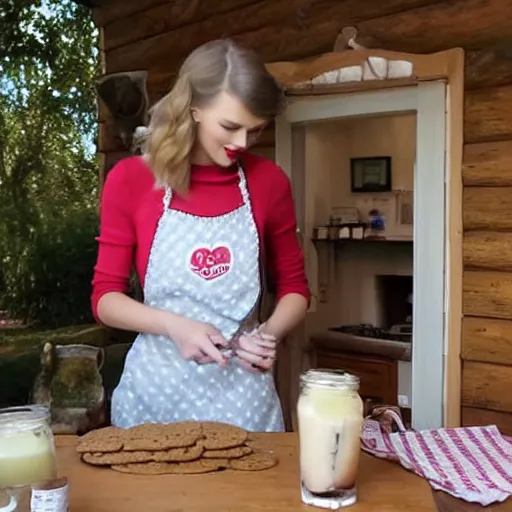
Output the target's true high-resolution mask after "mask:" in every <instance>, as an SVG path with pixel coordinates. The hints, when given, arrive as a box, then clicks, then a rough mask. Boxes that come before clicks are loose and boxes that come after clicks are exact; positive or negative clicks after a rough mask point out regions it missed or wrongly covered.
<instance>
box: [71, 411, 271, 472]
mask: <svg viewBox="0 0 512 512" xmlns="http://www.w3.org/2000/svg"><path fill="white" fill-rule="evenodd" d="M77 452H78V453H80V454H81V457H82V460H83V462H85V463H87V464H91V465H94V466H109V467H110V468H112V469H113V470H115V471H119V472H122V473H134V474H145V475H164V474H193V473H210V472H213V471H218V470H221V469H232V470H238V471H260V470H263V469H269V468H271V467H273V466H275V465H276V464H277V458H276V457H275V456H274V455H273V454H271V453H269V452H263V451H261V450H258V449H256V448H255V447H254V446H252V443H251V442H250V441H249V434H248V432H247V431H245V430H243V429H241V428H239V427H236V426H234V425H229V424H226V423H217V422H207V421H206V422H194V421H184V422H179V423H165V424H163V423H146V424H144V425H138V426H136V427H132V428H129V429H121V428H117V427H106V428H102V429H99V430H93V431H91V432H89V433H87V434H86V435H84V436H83V437H81V438H79V440H78V444H77Z"/></svg>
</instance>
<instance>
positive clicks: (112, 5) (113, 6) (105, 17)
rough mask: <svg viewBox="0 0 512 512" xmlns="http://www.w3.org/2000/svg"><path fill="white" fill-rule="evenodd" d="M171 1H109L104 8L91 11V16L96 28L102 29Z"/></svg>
mask: <svg viewBox="0 0 512 512" xmlns="http://www.w3.org/2000/svg"><path fill="white" fill-rule="evenodd" d="M172 1H173V0H137V1H136V2H127V1H126V0H113V1H109V2H108V3H107V4H106V5H105V6H103V7H98V8H96V9H93V12H92V15H93V19H94V22H95V23H96V25H97V26H98V27H104V26H106V25H108V24H109V23H111V22H112V21H115V20H118V19H119V18H124V17H127V16H130V15H132V14H136V13H140V12H144V11H145V10H147V9H150V8H151V7H154V6H156V5H160V4H165V3H171V2H172Z"/></svg>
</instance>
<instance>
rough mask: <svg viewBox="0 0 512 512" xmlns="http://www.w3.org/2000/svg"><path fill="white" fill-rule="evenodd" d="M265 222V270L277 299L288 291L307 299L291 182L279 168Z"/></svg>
mask: <svg viewBox="0 0 512 512" xmlns="http://www.w3.org/2000/svg"><path fill="white" fill-rule="evenodd" d="M269 189H270V191H271V194H270V196H269V202H268V211H267V215H266V222H265V250H266V253H267V257H266V261H267V271H268V273H269V277H270V279H271V281H272V282H273V284H274V286H275V289H276V298H277V300H279V299H281V298H282V297H283V296H284V295H287V294H289V293H298V294H300V295H303V296H304V297H306V299H307V300H308V301H309V300H310V297H311V295H310V291H309V287H308V281H307V277H306V272H305V265H304V254H303V251H302V249H301V248H300V246H299V243H298V240H297V233H296V231H297V222H296V219H295V208H294V204H293V196H292V189H291V183H290V180H289V179H288V176H286V174H285V173H284V172H283V171H282V170H281V169H280V168H278V172H276V173H275V176H273V181H272V186H270V187H269Z"/></svg>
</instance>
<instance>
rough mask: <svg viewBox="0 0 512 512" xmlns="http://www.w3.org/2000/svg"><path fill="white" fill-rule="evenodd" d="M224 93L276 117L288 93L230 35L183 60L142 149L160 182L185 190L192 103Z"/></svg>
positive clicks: (192, 126)
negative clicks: (228, 37) (229, 37)
mask: <svg viewBox="0 0 512 512" xmlns="http://www.w3.org/2000/svg"><path fill="white" fill-rule="evenodd" d="M222 91H226V92H229V93H230V94H233V95H234V96H236V97H237V98H238V99H240V100H241V101H242V103H243V104H244V105H245V106H246V108H247V109H248V110H249V112H251V114H253V115H254V116H255V117H259V118H261V119H267V120H270V119H273V118H274V117H275V116H276V115H278V114H279V113H280V112H281V111H282V109H283V106H284V93H283V90H282V88H281V87H280V85H279V84H278V83H277V81H276V80H275V79H274V77H273V76H272V75H271V74H270V73H269V72H268V71H267V69H266V68H265V65H264V64H263V62H261V61H260V59H259V58H258V56H257V55H256V54H255V53H254V52H252V51H250V50H247V49H245V48H241V47H239V46H237V45H236V44H235V43H234V42H233V41H231V40H229V39H219V40H216V41H211V42H209V43H206V44H204V45H202V46H200V47H199V48H197V49H196V50H194V51H193V52H192V53H191V54H190V55H189V56H188V57H187V59H186V60H185V62H184V63H183V65H182V66H181V69H180V71H179V74H178V77H177V79H176V82H175V84H174V86H173V88H172V89H171V91H170V92H169V93H168V94H167V95H166V96H164V97H163V98H162V99H161V100H160V101H159V102H158V103H157V104H156V105H155V106H154V107H153V109H152V111H151V120H150V123H149V130H148V135H147V139H146V141H145V143H144V146H145V147H144V152H145V153H146V155H147V158H148V161H149V165H150V167H151V169H152V171H153V174H154V176H155V179H156V181H157V183H158V184H159V185H168V186H170V187H171V188H172V189H173V190H175V191H177V192H179V193H184V192H186V191H187V190H188V186H189V180H190V152H191V150H192V146H193V144H194V141H195V123H194V120H193V117H192V112H191V109H192V107H202V106H204V105H206V104H207V103H208V102H209V101H211V100H212V99H213V98H215V97H216V96H217V94H219V93H220V92H222Z"/></svg>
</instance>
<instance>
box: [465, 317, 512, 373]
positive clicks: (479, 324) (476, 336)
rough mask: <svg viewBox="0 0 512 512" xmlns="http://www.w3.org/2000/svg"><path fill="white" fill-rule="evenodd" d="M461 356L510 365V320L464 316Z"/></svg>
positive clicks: (468, 359) (511, 335) (511, 332)
mask: <svg viewBox="0 0 512 512" xmlns="http://www.w3.org/2000/svg"><path fill="white" fill-rule="evenodd" d="M461 357H462V359H464V360H466V361H482V362H486V363H496V364H509V365H512V321H510V320H493V319H490V318H474V317H470V316H467V317H464V320H463V322H462V352H461Z"/></svg>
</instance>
